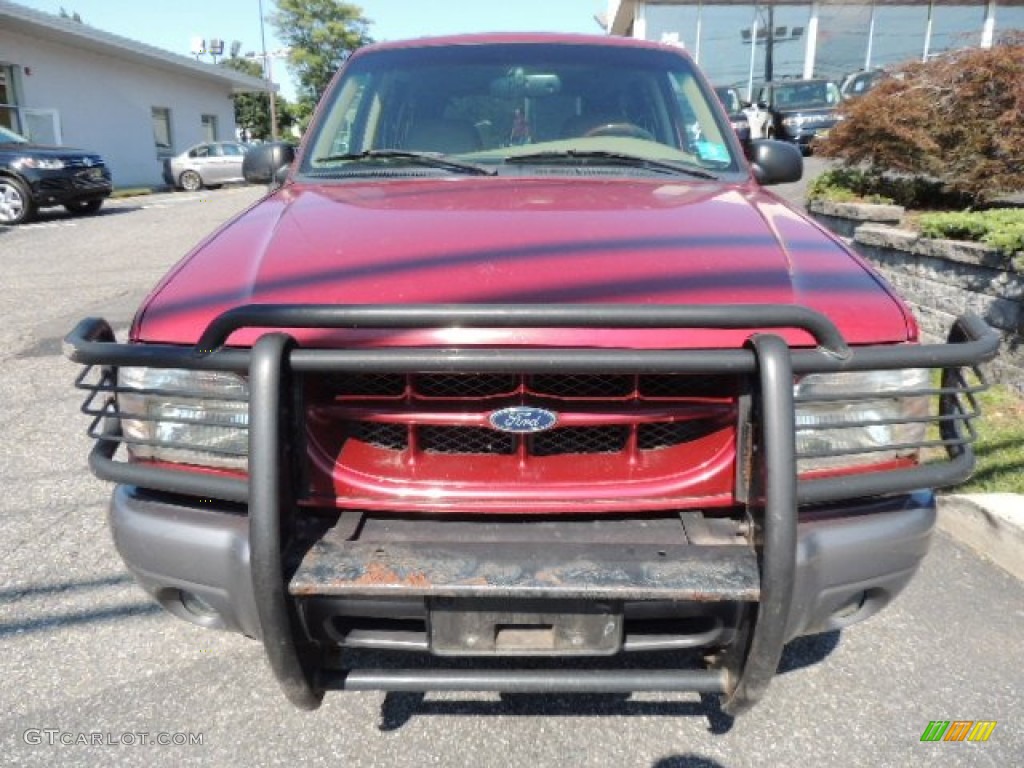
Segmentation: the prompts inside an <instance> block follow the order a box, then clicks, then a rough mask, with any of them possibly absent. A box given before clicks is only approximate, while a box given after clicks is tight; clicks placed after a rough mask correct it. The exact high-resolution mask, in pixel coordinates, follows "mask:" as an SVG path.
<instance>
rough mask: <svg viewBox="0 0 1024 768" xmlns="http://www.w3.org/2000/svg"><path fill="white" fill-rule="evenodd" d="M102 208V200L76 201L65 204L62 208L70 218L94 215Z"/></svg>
mask: <svg viewBox="0 0 1024 768" xmlns="http://www.w3.org/2000/svg"><path fill="white" fill-rule="evenodd" d="M102 207H103V200H76V201H75V202H73V203H65V204H64V208H65V210H67V212H68V213H70V214H71V215H72V216H86V215H88V214H90V213H96V211H98V210H99V209H100V208H102Z"/></svg>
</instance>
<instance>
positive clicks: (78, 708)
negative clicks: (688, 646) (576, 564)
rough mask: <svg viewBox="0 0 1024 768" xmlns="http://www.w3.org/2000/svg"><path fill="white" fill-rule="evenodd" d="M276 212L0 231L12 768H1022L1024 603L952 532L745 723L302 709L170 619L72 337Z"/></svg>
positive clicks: (175, 212) (244, 645)
mask: <svg viewBox="0 0 1024 768" xmlns="http://www.w3.org/2000/svg"><path fill="white" fill-rule="evenodd" d="M811 175H813V172H812V173H811ZM260 194H262V190H261V189H259V188H255V187H234V188H231V187H229V188H225V189H222V190H218V191H214V192H200V193H178V194H160V195H151V196H145V197H138V198H128V199H123V200H117V201H112V202H110V203H109V204H108V205H107V206H105V207H104V209H103V210H102V212H101V213H100V214H99V215H97V216H93V217H83V218H71V217H68V216H66V215H64V214H63V213H62V212H61V213H58V212H54V213H45V212H44V213H43V215H42V216H41V217H40V219H39V220H38V221H37V222H36V223H34V224H32V225H29V226H24V227H20V228H2V227H0V268H2V269H3V274H4V278H3V280H2V281H0V308H2V312H3V317H4V320H5V322H4V323H3V325H2V326H0V355H2V357H3V393H4V400H5V403H4V407H3V409H2V410H0V426H2V428H3V434H4V436H5V439H4V440H3V443H2V446H0V457H2V461H0V482H2V484H3V486H4V489H5V492H4V493H3V495H2V498H0V532H2V539H0V541H2V544H0V547H2V549H3V557H2V560H0V562H2V565H0V569H2V570H0V675H2V680H3V685H2V686H0V688H2V692H0V709H2V711H4V712H6V713H7V716H6V717H5V718H4V720H3V726H2V737H3V753H2V754H3V756H2V757H0V763H4V764H11V765H47V766H49V765H89V766H93V765H129V764H131V765H135V764H139V763H145V764H149V765H154V766H164V765H166V766H183V765H193V764H214V765H256V766H258V765H271V764H285V763H288V764H292V765H319V764H323V765H351V766H371V765H372V766H423V765H443V766H460V765H465V766H480V767H486V766H502V767H503V768H505V767H507V766H520V765H530V766H549V765H550V766H554V765H564V766H615V767H619V766H648V767H650V768H682V767H683V766H693V767H695V768H711V767H713V766H725V767H728V768H734V767H735V768H738V767H740V766H760V765H775V766H788V765H800V766H819V765H842V766H879V765H890V766H904V765H918V764H939V765H963V766H967V765H992V766H1011V765H1016V764H1019V762H1020V756H1021V755H1024V703H1022V698H1021V695H1020V692H1021V691H1022V690H1024V643H1022V642H1021V638H1022V637H1024V586H1022V584H1021V583H1020V582H1018V581H1016V580H1014V579H1013V578H1011V577H1010V576H1008V575H1007V574H1005V573H1004V572H1003V571H1001V570H999V569H997V568H996V567H994V566H993V565H991V564H989V563H987V562H985V561H984V560H982V559H981V558H979V557H978V556H977V555H975V554H973V553H972V552H971V551H969V550H967V549H964V548H963V547H961V546H960V545H959V544H957V543H956V542H954V541H953V540H951V539H949V538H947V537H945V536H944V535H939V536H938V537H937V538H936V540H935V542H934V544H933V549H932V552H931V554H930V555H929V557H928V559H927V560H926V562H925V565H924V567H923V570H922V572H921V574H919V576H918V578H916V579H915V581H914V582H913V583H912V584H911V586H910V588H909V590H908V591H907V592H906V593H905V594H904V595H903V596H901V598H900V599H899V600H898V602H897V603H895V604H894V605H893V606H891V607H890V608H889V609H888V610H887V611H886V612H885V613H883V614H882V615H881V616H879V617H877V618H875V619H873V620H871V621H869V622H867V623H865V624H862V625H858V626H856V627H854V628H852V629H850V630H848V631H845V632H843V633H842V634H840V633H831V634H827V635H822V636H819V637H815V638H807V639H802V640H799V641H797V642H795V643H793V644H791V646H790V647H789V649H788V651H787V653H786V655H785V657H784V659H783V664H782V674H780V675H779V676H778V677H777V678H776V679H775V680H774V681H773V683H772V685H771V687H770V689H769V691H768V694H767V696H766V698H765V700H764V702H763V703H762V704H761V705H760V706H759V707H757V708H756V709H755V710H754V711H753V712H751V713H750V714H748V715H745V716H743V717H742V718H740V719H737V720H735V721H733V720H731V719H730V718H728V717H726V716H725V715H723V714H722V713H721V712H720V710H719V709H718V707H717V703H716V702H715V701H714V700H712V699H711V698H701V697H699V696H697V695H690V694H680V695H661V694H644V695H633V696H618V695H608V696H598V695H588V696H551V695H545V696H529V695H508V696H499V695H492V694H471V695H470V694H427V695H425V696H421V695H418V694H386V695H385V694H383V693H344V694H342V693H334V694H328V696H327V697H326V699H325V702H324V706H323V707H322V708H321V709H320V710H318V711H316V712H313V713H302V712H299V711H297V710H295V709H293V708H292V707H291V705H290V704H288V703H287V701H286V700H285V698H284V696H283V695H282V694H281V692H280V691H279V689H278V686H277V684H276V683H275V681H274V679H273V677H272V675H271V673H270V671H269V669H268V667H267V665H266V663H265V661H264V656H263V650H262V648H261V646H260V645H259V644H257V643H255V642H253V641H251V640H248V639H246V638H244V637H241V636H236V635H228V634H224V633H217V632H211V631H208V630H202V629H200V628H198V627H195V626H192V625H189V624H185V623H183V622H181V621H179V620H177V619H173V618H171V617H169V616H167V615H165V614H163V613H162V612H161V611H160V610H159V609H158V608H157V607H156V606H155V604H153V603H151V602H150V601H149V600H148V598H147V597H146V595H145V594H144V593H143V592H142V591H141V590H140V589H138V588H137V587H135V586H134V584H133V583H132V581H131V578H130V577H129V576H128V575H127V574H126V572H125V570H124V569H123V567H122V566H121V563H120V560H119V559H118V557H117V555H116V553H115V551H114V548H113V544H112V542H111V540H110V535H109V531H108V530H107V528H106V522H105V507H106V500H107V498H108V496H109V491H110V488H109V486H107V485H106V484H105V483H102V482H100V481H98V480H96V479H94V478H93V477H92V476H91V475H90V474H89V473H88V470H87V467H86V456H87V453H88V450H89V446H90V441H89V440H88V438H87V437H86V436H85V434H84V430H85V427H86V420H85V417H83V416H80V415H79V413H78V406H79V404H80V393H78V392H76V391H75V390H74V389H73V387H72V381H73V378H74V376H75V374H76V370H75V367H74V366H73V365H71V364H70V363H68V362H67V361H66V360H64V359H63V358H62V357H61V356H60V339H61V337H62V336H63V334H64V333H66V332H67V331H68V330H69V329H70V327H71V326H72V325H73V324H74V322H76V321H77V320H78V319H80V318H81V317H83V316H86V315H97V316H103V317H106V318H107V319H108V320H110V321H111V322H112V324H113V325H114V326H115V328H116V329H117V330H118V333H119V335H121V336H123V333H124V330H125V329H126V328H127V326H128V324H129V323H130V320H131V317H132V313H133V312H134V310H135V308H136V307H137V305H138V304H139V302H140V301H141V300H142V298H143V297H144V296H145V295H146V293H147V292H148V291H149V289H150V288H151V287H152V286H153V284H154V283H155V282H156V281H157V280H158V279H159V278H160V276H161V275H162V274H163V273H164V272H165V271H166V270H167V269H168V268H170V267H171V266H172V265H173V264H174V263H175V262H176V261H177V260H178V259H179V258H180V257H181V256H182V255H183V254H184V253H185V252H186V251H187V249H188V248H189V247H191V246H192V245H193V244H195V243H196V242H198V241H199V240H201V239H202V238H203V237H205V236H206V235H207V234H208V233H210V232H211V231H213V230H214V229H216V227H217V226H218V225H219V224H220V223H221V222H223V221H225V220H226V219H227V218H228V217H230V216H231V215H233V214H234V213H235V212H237V211H239V210H241V209H242V208H244V207H245V206H246V205H248V204H250V203H252V202H253V201H255V200H256V199H257V198H258V197H259V195H260ZM789 194H792V195H793V196H795V197H797V198H799V196H800V194H801V193H800V191H799V189H797V190H796V191H790V192H789ZM933 720H994V721H997V726H996V728H995V730H994V732H993V733H992V736H991V738H990V739H989V741H988V742H987V743H968V742H963V743H942V742H939V743H922V742H921V741H920V737H921V735H922V733H923V731H924V730H925V728H926V727H927V726H928V723H929V722H930V721H933ZM160 742H169V743H166V744H165V743H160Z"/></svg>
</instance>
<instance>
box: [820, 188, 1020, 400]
mask: <svg viewBox="0 0 1024 768" xmlns="http://www.w3.org/2000/svg"><path fill="white" fill-rule="evenodd" d="M808 209H809V210H810V212H811V215H812V216H813V217H814V218H815V219H817V220H818V221H819V222H821V223H822V224H824V225H825V226H826V227H828V228H829V229H831V230H832V231H833V232H835V233H836V234H838V235H840V236H841V237H843V238H844V239H846V240H847V241H848V242H850V243H852V245H853V246H854V248H856V250H857V251H858V252H859V253H860V254H861V255H863V256H864V257H865V258H866V259H867V260H868V261H870V262H871V263H872V264H873V265H874V266H875V267H876V268H877V269H878V271H879V272H881V273H882V274H883V275H884V276H885V278H886V279H887V280H888V281H889V282H890V283H891V284H892V285H893V287H894V288H895V289H896V290H897V291H898V292H899V293H900V294H901V295H902V296H903V298H905V299H906V300H907V302H908V303H909V304H910V306H911V308H912V309H913V311H914V314H915V316H916V317H917V320H918V323H920V325H921V330H922V332H923V333H924V335H925V336H926V337H927V338H928V339H929V340H937V339H940V338H945V335H946V333H947V332H948V331H949V327H950V325H951V324H952V322H953V318H954V317H955V316H956V315H959V314H963V313H964V312H968V311H970V312H974V313H975V314H977V315H980V316H981V317H983V318H985V321H986V322H988V324H989V325H991V326H992V327H993V328H995V329H996V330H998V331H999V332H1000V333H1001V334H1002V337H1003V342H1002V349H1001V351H1000V354H999V357H998V358H997V359H996V360H995V361H994V362H993V363H992V365H991V367H990V369H989V370H990V374H991V377H992V378H993V379H994V380H996V381H1001V382H1003V383H1005V384H1008V385H1009V386H1011V387H1013V388H1014V389H1015V390H1017V391H1018V392H1021V393H1022V394H1024V338H1022V337H1024V274H1021V273H1019V272H1016V271H1014V270H1013V269H1012V267H1011V266H1010V259H1009V258H1007V256H1006V255H1005V254H1003V253H1001V252H999V251H996V250H994V249H992V248H989V247H987V246H984V245H981V244H980V243H968V242H960V241H954V240H931V239H928V238H922V237H920V236H919V235H918V234H917V233H916V232H911V231H908V230H904V229H900V228H899V227H898V226H893V225H894V224H898V221H899V217H900V215H901V214H902V209H900V208H899V206H891V205H859V204H856V203H828V202H824V201H817V200H816V201H813V202H811V203H810V204H809V206H808ZM879 220H881V221H882V222H884V223H879Z"/></svg>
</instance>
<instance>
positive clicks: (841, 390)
mask: <svg viewBox="0 0 1024 768" xmlns="http://www.w3.org/2000/svg"><path fill="white" fill-rule="evenodd" d="M930 385H931V372H930V371H929V370H928V369H922V368H915V369H907V370H897V371H858V372H853V373H831V374H817V373H816V374H811V375H810V376H805V377H804V378H802V379H801V380H800V381H799V382H798V383H797V384H796V387H795V389H794V396H795V398H796V451H797V456H798V461H797V466H798V470H799V471H801V472H806V471H808V470H815V469H835V468H841V467H850V466H858V465H863V464H875V463H879V462H884V461H893V460H896V459H904V458H916V457H917V454H918V451H919V449H920V445H921V443H923V442H924V440H925V432H926V430H927V427H928V423H929V402H930V399H929V391H930V389H931V387H930Z"/></svg>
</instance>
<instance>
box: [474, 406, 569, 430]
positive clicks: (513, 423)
mask: <svg viewBox="0 0 1024 768" xmlns="http://www.w3.org/2000/svg"><path fill="white" fill-rule="evenodd" d="M490 421H491V426H492V427H494V428H495V429H497V430H499V431H501V432H513V433H515V434H532V433H534V432H543V431H544V430H546V429H551V428H552V427H553V426H555V424H557V423H558V414H557V413H552V412H551V411H546V410H544V409H543V408H531V407H529V406H526V405H517V406H515V407H513V408H502V409H501V410H500V411H495V412H494V413H492V414H491V419H490Z"/></svg>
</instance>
